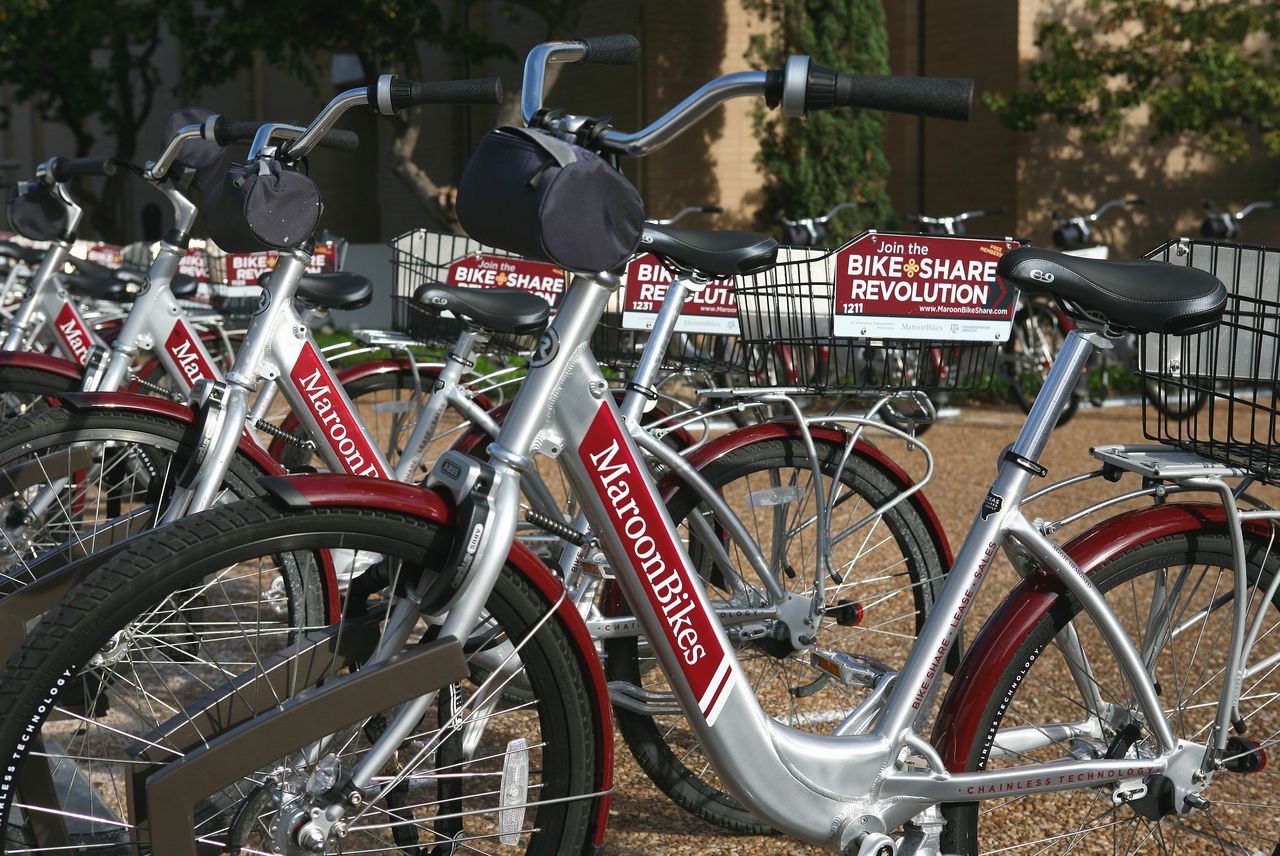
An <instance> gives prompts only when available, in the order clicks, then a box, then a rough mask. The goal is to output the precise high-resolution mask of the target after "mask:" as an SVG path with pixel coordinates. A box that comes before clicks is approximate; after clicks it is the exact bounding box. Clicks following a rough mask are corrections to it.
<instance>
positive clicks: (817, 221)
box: [778, 200, 876, 247]
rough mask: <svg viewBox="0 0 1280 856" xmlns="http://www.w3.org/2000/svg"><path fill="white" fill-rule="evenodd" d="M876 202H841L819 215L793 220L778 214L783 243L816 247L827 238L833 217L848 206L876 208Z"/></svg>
mask: <svg viewBox="0 0 1280 856" xmlns="http://www.w3.org/2000/svg"><path fill="white" fill-rule="evenodd" d="M874 207H876V204H875V203H874V202H866V201H862V200H855V201H852V202H841V203H839V204H837V205H836V206H835V207H833V208H832V209H831V210H830V211H828V212H827V213H825V214H822V215H820V216H817V217H801V218H799V219H798V220H791V219H789V218H787V217H786V216H784V215H783V214H782V213H779V214H778V221H779V222H780V223H782V226H783V229H782V243H784V244H787V245H788V246H793V247H816V246H818V245H820V244H821V243H822V242H823V241H825V240H826V239H827V236H828V231H827V224H828V223H830V222H831V218H832V217H834V216H836V215H837V214H839V213H840V212H841V211H844V210H845V209H846V208H874Z"/></svg>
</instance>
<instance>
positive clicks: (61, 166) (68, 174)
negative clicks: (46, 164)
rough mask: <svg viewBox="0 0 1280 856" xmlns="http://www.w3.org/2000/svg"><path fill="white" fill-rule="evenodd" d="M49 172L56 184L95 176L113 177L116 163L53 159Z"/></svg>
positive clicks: (97, 160) (96, 160)
mask: <svg viewBox="0 0 1280 856" xmlns="http://www.w3.org/2000/svg"><path fill="white" fill-rule="evenodd" d="M49 172H50V174H52V176H53V180H54V181H57V182H63V181H70V180H71V179H73V178H88V177H92V176H96V175H115V174H116V161H115V158H76V159H75V160H63V159H62V158H54V159H53V168H52V169H51V170H50V171H49Z"/></svg>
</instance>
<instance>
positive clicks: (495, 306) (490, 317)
mask: <svg viewBox="0 0 1280 856" xmlns="http://www.w3.org/2000/svg"><path fill="white" fill-rule="evenodd" d="M413 297H414V300H417V301H418V302H419V303H421V304H422V305H423V306H425V307H426V308H428V309H430V310H431V311H432V312H444V311H446V310H447V311H449V312H452V313H453V314H454V315H457V316H458V317H460V318H466V319H467V320H469V321H471V322H472V323H473V324H476V325H477V326H480V327H483V328H485V329H486V330H493V331H495V332H498V333H515V334H517V335H520V336H527V335H530V334H532V333H538V332H541V330H542V328H543V327H545V326H547V318H548V317H550V315H551V305H550V304H549V303H547V301H545V300H543V299H542V298H541V297H539V296H538V295H536V294H533V293H531V292H528V291H521V290H519V289H517V288H483V289H481V288H459V287H458V286H456V285H442V284H441V283H438V282H428V283H426V284H425V285H421V286H419V287H418V290H417V291H416V292H415V293H414V295H413Z"/></svg>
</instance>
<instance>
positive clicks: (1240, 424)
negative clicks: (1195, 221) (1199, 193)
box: [1138, 238, 1280, 483]
mask: <svg viewBox="0 0 1280 856" xmlns="http://www.w3.org/2000/svg"><path fill="white" fill-rule="evenodd" d="M1147 258H1149V259H1155V260H1158V261H1163V262H1167V263H1169V264H1174V265H1183V266H1186V267H1194V268H1199V269H1200V270H1205V271H1208V272H1209V273H1211V274H1213V275H1214V276H1216V277H1218V279H1220V280H1221V281H1222V282H1223V284H1224V285H1226V287H1227V291H1228V297H1227V306H1226V311H1225V313H1224V315H1223V319H1222V323H1221V324H1220V325H1219V326H1218V327H1216V328H1214V329H1213V330H1209V331H1207V332H1204V333H1197V334H1195V335H1192V336H1184V337H1176V336H1160V335H1155V334H1151V335H1147V336H1144V337H1143V341H1142V343H1141V347H1140V348H1139V358H1138V373H1139V375H1140V376H1141V378H1142V381H1143V407H1142V426H1143V431H1144V433H1145V434H1146V436H1147V437H1148V438H1149V439H1152V440H1158V441H1160V442H1162V443H1167V444H1170V445H1173V446H1177V447H1179V448H1183V449H1187V450H1190V451H1193V452H1196V453H1197V454H1200V455H1203V456H1205V457H1206V458H1211V459H1213V460H1216V461H1219V462H1221V463H1224V464H1228V465H1231V466H1238V467H1243V468H1245V469H1248V470H1250V471H1251V472H1253V473H1255V474H1256V475H1258V476H1259V477H1260V478H1263V479H1265V480H1267V481H1269V482H1273V483H1276V482H1280V436H1278V429H1277V416H1280V406H1278V405H1277V401H1276V387H1277V383H1278V382H1280V248H1272V247H1258V246H1246V245H1242V244H1228V243H1217V242H1214V241H1204V240H1192V239H1189V238H1183V239H1180V240H1176V241H1170V242H1169V243H1167V244H1164V245H1162V246H1160V247H1157V248H1156V249H1155V250H1152V251H1151V252H1150V253H1148V254H1147Z"/></svg>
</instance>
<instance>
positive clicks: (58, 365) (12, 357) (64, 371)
mask: <svg viewBox="0 0 1280 856" xmlns="http://www.w3.org/2000/svg"><path fill="white" fill-rule="evenodd" d="M7 366H13V367H14V368H20V369H34V370H36V371H42V372H48V373H49V374H53V375H57V376H58V377H63V378H66V379H68V380H73V381H75V382H76V385H77V386H79V384H80V380H81V379H82V378H83V377H84V367H83V366H81V365H80V364H79V363H77V362H74V361H72V360H66V359H63V358H62V357H55V356H54V355H52V354H37V353H34V352H32V351H0V369H3V368H5V367H7Z"/></svg>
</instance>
